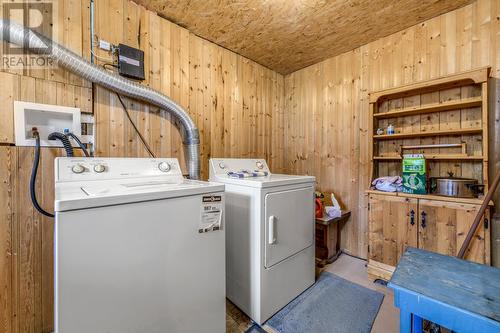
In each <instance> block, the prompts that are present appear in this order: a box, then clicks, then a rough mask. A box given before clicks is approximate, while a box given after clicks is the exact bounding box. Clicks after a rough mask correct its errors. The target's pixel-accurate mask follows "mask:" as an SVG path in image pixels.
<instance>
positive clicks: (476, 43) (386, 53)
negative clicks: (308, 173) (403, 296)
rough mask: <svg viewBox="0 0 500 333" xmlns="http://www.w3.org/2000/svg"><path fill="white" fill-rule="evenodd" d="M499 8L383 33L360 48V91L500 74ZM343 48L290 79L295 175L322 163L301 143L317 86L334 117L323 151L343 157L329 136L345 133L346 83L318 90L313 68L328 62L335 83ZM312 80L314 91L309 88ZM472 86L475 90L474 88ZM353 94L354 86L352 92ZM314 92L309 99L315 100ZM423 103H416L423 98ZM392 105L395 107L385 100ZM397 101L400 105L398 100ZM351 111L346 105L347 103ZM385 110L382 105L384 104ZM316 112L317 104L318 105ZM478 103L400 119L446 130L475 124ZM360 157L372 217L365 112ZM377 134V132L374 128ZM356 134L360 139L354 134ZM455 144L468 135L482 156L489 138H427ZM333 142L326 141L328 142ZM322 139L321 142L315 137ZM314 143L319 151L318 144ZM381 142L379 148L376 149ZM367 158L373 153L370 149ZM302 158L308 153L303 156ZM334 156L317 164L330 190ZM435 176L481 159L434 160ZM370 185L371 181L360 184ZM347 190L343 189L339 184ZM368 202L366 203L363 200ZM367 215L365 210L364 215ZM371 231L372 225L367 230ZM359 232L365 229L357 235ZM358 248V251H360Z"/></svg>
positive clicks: (289, 136)
mask: <svg viewBox="0 0 500 333" xmlns="http://www.w3.org/2000/svg"><path fill="white" fill-rule="evenodd" d="M496 6H498V1H496V0H478V1H476V2H474V3H472V4H471V5H468V6H465V7H463V8H460V9H458V10H456V11H453V12H449V13H446V14H443V15H441V16H439V17H435V18H433V19H430V20H428V21H426V22H423V23H421V24H418V25H416V26H413V27H410V28H408V29H406V30H405V31H402V32H399V33H396V34H393V35H391V36H388V37H384V38H382V39H379V40H377V41H374V42H371V43H369V44H366V45H364V46H362V47H361V56H360V57H358V58H357V60H353V61H357V62H358V63H359V65H358V66H361V79H360V80H361V87H362V89H361V91H362V92H363V90H365V89H366V91H376V90H380V89H384V88H390V87H394V86H397V85H399V84H408V83H413V82H416V81H419V80H425V79H430V78H437V77H439V76H443V75H447V74H453V73H457V72H459V71H462V70H468V69H474V68H478V67H480V66H486V65H493V66H494V69H493V73H494V76H498V70H497V69H496V67H498V66H497V63H498V58H499V57H500V55H499V53H498V52H497V49H494V46H495V45H497V44H500V43H497V41H496V39H498V38H497V36H498V31H497V30H498V29H499V27H498V24H495V25H494V24H492V22H495V23H498V22H497V21H498V20H492V18H493V17H496V16H494V13H493V12H492V9H493V8H496ZM343 56H344V54H342V55H339V56H336V57H334V58H330V59H327V60H325V61H323V62H322V63H320V64H315V65H312V66H310V67H307V68H304V69H302V70H299V71H296V72H294V73H291V74H289V75H287V76H286V77H285V94H284V96H286V113H285V124H286V131H285V133H286V134H285V138H286V141H285V151H286V154H285V166H286V171H287V172H291V173H305V169H306V168H304V167H303V166H308V167H311V166H314V165H316V162H315V159H314V156H308V155H307V154H304V149H305V148H306V147H305V145H307V144H310V143H311V142H313V141H308V142H304V141H302V138H301V136H302V133H301V131H302V130H304V131H306V130H311V131H314V130H315V127H313V126H311V125H310V124H307V125H304V126H303V127H304V129H301V128H300V127H301V126H302V124H303V122H304V119H305V118H303V117H304V114H306V112H308V111H307V110H305V109H304V107H303V106H305V105H307V106H308V107H310V108H311V107H312V105H313V103H312V102H311V98H312V97H310V96H315V91H314V90H317V89H324V91H323V94H322V95H321V96H320V98H321V100H320V101H318V102H316V105H317V106H316V107H319V108H321V109H322V110H321V113H322V114H323V116H322V117H323V122H324V123H325V124H326V123H333V124H332V125H333V126H334V128H332V129H329V128H327V127H326V126H325V127H323V130H322V132H323V135H322V137H323V139H322V145H324V146H323V147H322V149H323V151H325V152H326V151H327V150H328V151H329V152H330V153H331V154H332V156H338V155H340V156H341V155H342V154H343V151H342V147H340V146H337V145H336V143H335V142H326V140H325V139H324V137H325V133H338V132H339V131H340V130H341V128H342V126H344V125H342V116H343V115H336V114H335V113H337V112H341V111H340V110H339V109H336V108H335V101H336V100H342V99H344V98H345V96H346V95H345V90H344V88H338V87H337V86H336V85H335V84H332V86H331V87H327V86H326V85H325V84H323V86H322V87H321V88H318V87H317V86H316V85H315V84H314V83H313V82H312V81H311V79H310V78H311V73H312V72H313V71H314V69H315V68H316V69H317V68H320V66H321V65H323V67H324V73H325V74H324V76H323V77H321V78H320V79H321V80H322V81H323V82H333V81H334V80H335V79H336V78H337V77H338V76H340V75H341V74H340V73H341V70H340V69H339V68H338V67H336V66H333V69H332V70H329V66H331V65H330V64H335V63H338V62H341V61H342V57H343ZM306 85H309V86H308V89H306V88H304V87H305V86H306ZM341 85H344V86H345V87H346V88H345V89H355V88H354V87H351V88H349V87H348V84H347V83H346V82H344V83H341ZM467 89H468V88H467ZM467 89H462V91H454V92H452V91H443V92H441V93H440V94H424V95H422V96H420V102H419V103H422V104H429V103H434V102H439V101H444V100H448V99H451V98H453V99H458V98H466V97H467V96H471V95H473V94H474V93H475V92H472V91H469V90H467ZM351 94H352V92H351ZM308 98H309V99H308ZM358 98H359V102H360V103H361V106H360V108H361V110H362V109H363V108H366V109H365V110H366V111H365V114H368V105H367V102H364V103H363V101H362V98H363V97H362V94H361V96H360V97H358ZM330 101H333V102H332V106H331V109H332V110H333V111H332V112H333V113H332V114H329V113H328V110H329V109H328V108H327V105H329V104H328V103H330ZM403 103H409V101H408V100H404V101H403ZM416 103H417V102H416ZM382 107H386V108H387V109H388V105H382ZM392 107H398V106H397V105H393V106H392ZM341 110H342V111H344V110H345V109H341ZM380 111H383V109H381V110H380ZM312 112H315V110H312ZM473 114H474V113H473V109H464V110H458V111H449V112H442V113H433V114H427V115H422V116H421V117H419V118H414V119H412V117H408V118H406V119H399V120H398V122H397V123H396V125H397V126H398V127H399V128H401V129H403V128H404V130H405V131H413V132H415V131H431V130H433V129H434V130H435V129H439V128H441V129H444V128H450V129H455V128H466V127H473V126H474V124H477V123H478V121H479V119H477V112H476V116H473ZM368 121H369V120H368V119H367V120H366V125H365V126H366V128H368V126H369V122H368ZM387 125H388V123H387V122H384V121H380V126H381V127H386V126H387ZM359 128H360V131H359V151H360V153H359V163H360V169H359V170H358V175H357V176H358V177H359V190H358V197H359V198H360V200H359V204H358V205H359V208H358V210H359V212H358V213H359V216H360V217H359V219H360V220H361V219H363V220H366V217H365V218H363V216H366V213H364V212H363V210H364V209H365V208H366V200H363V199H364V198H365V195H364V194H363V191H364V190H365V189H366V188H368V182H369V179H370V176H368V174H369V173H370V171H369V170H370V166H369V165H370V163H369V161H368V162H367V163H366V164H365V165H363V155H364V154H366V152H368V151H369V149H371V148H370V146H369V140H368V139H367V138H363V131H362V130H361V129H362V128H363V117H361V118H360V124H359ZM367 134H368V135H371V133H367ZM306 136H307V137H313V138H314V137H316V133H311V134H307V135H306ZM355 140H356V139H355ZM445 140H446V142H449V141H450V140H452V141H454V142H462V141H465V142H467V143H468V151H469V152H472V154H473V155H477V156H478V155H479V154H481V153H480V152H479V151H480V150H482V149H483V148H482V147H479V145H481V144H482V142H479V141H478V136H477V135H463V136H462V137H443V138H425V139H422V141H421V142H422V143H439V142H441V141H442V142H444V141H445ZM325 142H326V143H325ZM401 142H402V140H392V141H389V140H387V142H384V143H381V144H380V145H379V146H378V150H379V151H380V152H381V153H383V152H385V153H393V152H394V151H395V149H396V148H397V146H398V145H399V144H401ZM405 142H411V140H405ZM314 144H315V145H316V143H314ZM317 148H318V147H315V148H314V149H317ZM375 148H377V147H375ZM452 151H453V150H450V149H446V150H445V149H442V151H440V152H441V153H449V152H452ZM364 156H368V155H364ZM299 157H302V159H300V158H299ZM328 159H329V156H328V155H325V154H322V161H321V163H322V168H321V170H317V169H315V168H313V170H315V171H314V174H313V175H315V176H317V177H318V181H319V183H318V187H319V188H326V187H328V186H330V184H329V183H328V181H326V178H325V174H327V173H328V172H329V171H328V168H329V167H330V165H333V164H331V163H330V162H329V160H328ZM430 164H431V175H432V176H438V175H446V171H448V170H451V171H454V172H455V173H456V174H457V175H460V174H461V175H464V176H467V175H470V174H477V172H478V170H479V169H480V163H479V162H460V161H450V162H449V163H440V165H441V167H439V166H438V163H433V162H431V163H430ZM379 165H380V167H379V170H378V171H379V174H381V175H387V174H391V173H396V172H399V168H400V163H399V162H397V163H395V162H384V163H379ZM362 183H363V184H365V186H364V187H362V186H361V184H362ZM334 185H335V186H336V187H339V186H340V187H343V186H347V185H346V183H344V184H341V183H335V184H334ZM335 190H336V191H339V193H342V191H343V190H342V189H340V190H337V189H335ZM363 202H365V205H363ZM363 214H364V215H363ZM362 223H363V222H358V224H357V226H359V227H362ZM365 230H366V228H365ZM359 233H360V234H363V230H361V229H360V230H359V232H358V234H359ZM346 237H347V240H346V239H344V241H345V244H344V245H345V246H347V248H346V250H348V251H352V252H353V253H356V252H357V251H360V252H359V253H363V251H362V250H359V249H351V248H349V247H350V246H352V245H353V244H354V242H352V241H351V240H349V239H348V238H349V237H354V236H353V235H346ZM357 237H359V235H358V236H357ZM359 253H358V254H359Z"/></svg>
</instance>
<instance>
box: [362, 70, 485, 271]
mask: <svg viewBox="0 0 500 333" xmlns="http://www.w3.org/2000/svg"><path fill="white" fill-rule="evenodd" d="M488 77H489V68H480V69H478V70H474V71H468V72H463V73H459V74H456V75H451V76H446V77H441V78H437V79H434V80H430V81H424V82H417V83H415V84H411V85H407V86H402V87H396V88H392V89H387V90H383V91H377V92H372V93H370V117H369V119H370V131H371V132H370V134H371V135H370V139H371V144H370V149H371V150H370V156H371V175H372V179H374V178H377V177H381V176H395V175H401V169H402V166H401V162H402V155H403V154H405V153H422V154H424V156H425V158H426V159H427V161H428V164H429V165H430V171H429V173H430V176H431V177H441V176H447V173H448V172H453V173H454V174H455V176H457V177H466V178H475V179H477V180H478V181H479V183H482V184H484V185H485V191H487V190H488V87H487V86H488ZM389 124H390V125H392V126H393V127H394V128H395V133H394V134H382V135H377V134H376V132H377V129H379V128H380V129H387V126H388V125H389ZM367 195H368V197H369V204H368V210H369V211H368V216H369V220H368V243H369V246H368V275H369V276H370V277H372V278H381V279H385V280H387V279H389V278H390V277H391V274H392V272H393V270H394V267H395V266H396V264H397V262H398V260H399V258H400V257H401V255H402V253H403V252H404V250H405V248H406V247H407V246H413V247H418V248H423V249H426V250H429V251H435V252H439V253H442V254H447V255H456V252H458V249H459V248H460V246H461V242H463V238H464V236H463V232H464V230H468V228H469V227H470V225H471V224H472V221H473V220H474V217H475V215H476V213H477V211H478V209H479V206H480V204H481V202H482V200H481V199H479V198H453V197H442V196H437V195H432V194H423V195H413V194H404V193H388V192H381V191H377V190H368V191H367ZM490 204H492V203H490ZM484 219H485V223H484V224H483V225H482V226H481V227H480V228H479V229H478V231H477V234H476V237H475V238H474V244H471V246H470V247H469V252H468V253H467V255H466V259H467V260H472V261H475V262H479V263H485V264H489V263H490V257H491V256H490V247H491V245H490V228H489V227H488V219H489V210H487V212H486V213H485V215H484Z"/></svg>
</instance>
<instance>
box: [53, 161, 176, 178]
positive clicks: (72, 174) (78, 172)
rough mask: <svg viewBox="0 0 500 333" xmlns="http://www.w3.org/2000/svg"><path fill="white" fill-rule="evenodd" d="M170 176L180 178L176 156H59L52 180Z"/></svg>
mask: <svg viewBox="0 0 500 333" xmlns="http://www.w3.org/2000/svg"><path fill="white" fill-rule="evenodd" d="M152 176H156V177H157V176H170V177H180V178H182V171H181V168H180V166H179V161H178V160H177V159H176V158H99V157H58V158H56V161H55V181H56V182H67V181H68V182H70V181H82V180H108V179H126V178H137V177H152Z"/></svg>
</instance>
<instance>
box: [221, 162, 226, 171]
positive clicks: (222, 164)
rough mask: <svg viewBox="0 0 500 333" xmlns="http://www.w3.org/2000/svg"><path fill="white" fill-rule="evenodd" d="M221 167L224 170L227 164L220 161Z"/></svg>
mask: <svg viewBox="0 0 500 333" xmlns="http://www.w3.org/2000/svg"><path fill="white" fill-rule="evenodd" d="M219 168H221V169H222V170H224V169H225V168H226V165H225V164H224V163H222V162H220V163H219Z"/></svg>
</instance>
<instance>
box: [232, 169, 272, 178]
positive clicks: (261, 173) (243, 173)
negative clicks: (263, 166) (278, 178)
mask: <svg viewBox="0 0 500 333" xmlns="http://www.w3.org/2000/svg"><path fill="white" fill-rule="evenodd" d="M227 175H228V176H229V177H231V178H250V177H265V176H267V175H268V172H267V171H257V170H255V171H248V170H241V171H238V172H232V171H230V172H228V173H227Z"/></svg>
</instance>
